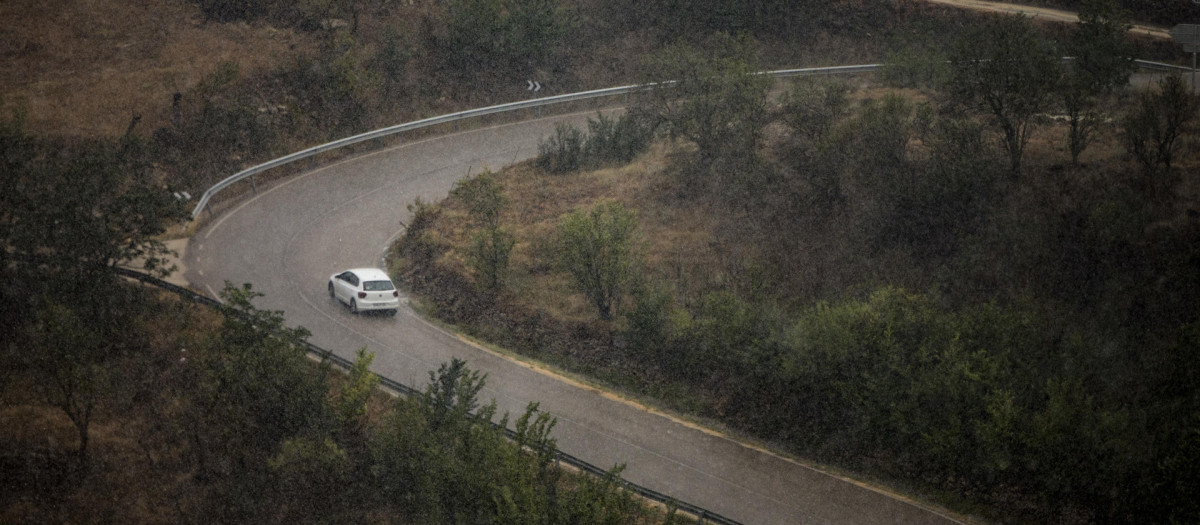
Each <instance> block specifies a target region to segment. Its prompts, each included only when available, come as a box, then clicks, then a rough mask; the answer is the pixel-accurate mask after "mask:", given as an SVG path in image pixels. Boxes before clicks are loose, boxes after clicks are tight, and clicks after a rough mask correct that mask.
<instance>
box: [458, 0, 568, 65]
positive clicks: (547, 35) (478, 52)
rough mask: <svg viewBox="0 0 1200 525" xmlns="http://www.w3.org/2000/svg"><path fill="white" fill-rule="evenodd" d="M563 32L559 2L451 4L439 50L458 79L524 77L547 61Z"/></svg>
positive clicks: (475, 1)
mask: <svg viewBox="0 0 1200 525" xmlns="http://www.w3.org/2000/svg"><path fill="white" fill-rule="evenodd" d="M566 28H567V25H566V14H565V13H564V12H563V8H562V7H561V4H560V2H559V1H558V0H450V2H449V3H448V4H447V6H446V37H445V40H444V45H443V46H442V48H443V49H444V50H445V52H446V53H447V58H448V59H449V61H450V62H451V64H452V65H453V66H454V68H455V71H456V72H458V73H459V74H462V75H476V74H478V73H479V72H489V71H490V72H500V71H519V72H525V71H529V70H531V69H533V68H534V67H536V66H538V65H541V64H543V63H544V62H546V61H547V60H548V59H549V58H550V57H551V54H552V52H553V50H554V48H555V46H557V45H558V41H559V39H561V38H562V37H563V36H564V35H565V32H566Z"/></svg>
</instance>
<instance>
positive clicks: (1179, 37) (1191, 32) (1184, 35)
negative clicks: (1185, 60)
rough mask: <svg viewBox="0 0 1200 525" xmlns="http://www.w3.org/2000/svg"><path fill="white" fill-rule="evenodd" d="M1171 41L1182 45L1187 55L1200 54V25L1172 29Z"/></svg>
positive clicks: (1178, 26)
mask: <svg viewBox="0 0 1200 525" xmlns="http://www.w3.org/2000/svg"><path fill="white" fill-rule="evenodd" d="M1171 40H1174V41H1175V43H1177V44H1180V45H1182V46H1183V51H1184V52H1185V53H1196V52H1200V24H1179V25H1177V26H1175V27H1172V28H1171Z"/></svg>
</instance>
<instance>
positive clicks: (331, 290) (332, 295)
mask: <svg viewBox="0 0 1200 525" xmlns="http://www.w3.org/2000/svg"><path fill="white" fill-rule="evenodd" d="M329 298H330V299H337V296H335V295H334V294H333V283H329Z"/></svg>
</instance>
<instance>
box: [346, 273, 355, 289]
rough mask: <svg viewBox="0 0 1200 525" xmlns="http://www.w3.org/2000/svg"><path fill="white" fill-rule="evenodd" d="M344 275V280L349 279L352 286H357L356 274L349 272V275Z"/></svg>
mask: <svg viewBox="0 0 1200 525" xmlns="http://www.w3.org/2000/svg"><path fill="white" fill-rule="evenodd" d="M346 277H347V279H346V280H347V281H350V284H353V285H354V286H358V276H357V275H354V274H350V275H347V276H346Z"/></svg>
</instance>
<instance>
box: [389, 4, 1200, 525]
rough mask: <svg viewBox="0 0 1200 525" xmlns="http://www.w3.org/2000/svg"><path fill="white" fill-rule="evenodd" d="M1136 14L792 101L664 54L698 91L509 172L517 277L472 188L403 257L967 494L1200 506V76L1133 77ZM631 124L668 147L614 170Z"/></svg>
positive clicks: (729, 401) (1059, 506)
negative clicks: (471, 200)
mask: <svg viewBox="0 0 1200 525" xmlns="http://www.w3.org/2000/svg"><path fill="white" fill-rule="evenodd" d="M1114 7H1115V4H1114V3H1111V2H1089V3H1087V5H1086V8H1085V10H1084V13H1083V14H1084V16H1083V19H1084V23H1083V24H1082V25H1081V26H1080V27H1079V28H1078V29H1077V30H1076V31H1074V32H1072V33H1070V34H1069V35H1065V38H1063V39H1062V40H1061V42H1064V43H1063V44H1059V43H1057V42H1056V41H1055V40H1050V39H1048V38H1047V36H1046V33H1043V32H1042V31H1040V30H1038V29H1037V28H1036V27H1034V26H1032V25H1031V23H1030V22H1029V21H1028V20H1027V19H1023V18H1020V17H999V18H995V19H989V20H987V21H983V22H981V23H978V24H974V25H972V26H970V27H965V28H963V29H962V30H961V31H959V32H958V34H957V38H956V39H955V40H952V41H950V42H945V43H944V45H942V46H940V47H935V48H934V49H930V48H924V50H923V51H914V50H910V49H901V50H898V51H897V52H896V53H895V55H893V56H894V57H896V58H895V60H893V62H892V63H891V64H892V65H891V67H890V68H889V71H887V72H886V73H885V74H883V75H880V76H879V77H875V78H876V80H883V84H885V85H881V84H880V83H879V82H872V81H871V80H870V79H852V80H837V79H799V80H796V81H794V82H791V83H789V84H787V85H785V86H784V87H783V93H782V95H780V96H778V97H772V96H770V95H769V91H768V90H769V88H770V87H771V86H770V84H769V83H766V84H764V83H763V82H761V79H760V78H758V77H754V76H752V75H749V73H750V72H752V71H755V70H758V69H760V68H759V67H758V64H756V63H754V62H753V60H754V59H755V56H756V55H755V53H753V52H752V50H747V49H746V48H744V47H741V46H739V44H738V41H737V39H735V38H731V37H727V36H724V35H721V34H718V35H717V36H714V37H713V38H711V39H708V40H704V41H699V42H691V43H680V44H677V45H676V46H673V47H667V48H664V49H663V50H661V51H659V52H657V53H655V54H653V55H652V56H651V57H650V58H649V59H648V61H647V62H648V64H651V66H649V69H650V70H666V71H672V72H674V73H675V74H676V76H674V77H672V78H675V79H677V80H679V88H678V89H677V90H672V89H661V90H652V91H651V92H649V93H647V94H646V95H645V96H644V97H643V98H642V99H641V100H639V101H638V102H636V103H635V104H634V105H633V106H631V107H630V108H629V109H628V110H627V111H626V112H625V113H623V114H621V115H620V116H615V117H614V116H605V117H602V116H597V117H596V118H595V119H593V121H592V122H591V123H589V126H588V127H589V129H590V130H589V131H588V132H584V131H572V130H566V129H560V130H559V131H558V132H557V133H556V134H555V135H554V136H553V137H551V138H550V139H548V140H547V141H546V142H545V143H544V144H543V147H542V151H541V155H540V156H539V158H538V159H537V160H535V161H531V162H529V163H525V164H522V165H519V166H516V167H513V168H510V169H507V170H505V171H504V172H501V173H499V174H488V175H487V177H488V178H489V180H490V181H492V182H491V184H492V185H493V186H491V187H492V188H493V189H492V190H491V191H495V192H497V194H498V196H497V198H498V199H503V200H504V202H505V203H506V204H505V207H504V209H503V210H502V212H501V214H500V217H499V223H500V224H501V227H502V228H504V229H505V230H506V231H509V232H511V236H512V237H511V238H512V243H513V244H512V245H513V248H512V250H511V255H510V257H509V258H508V259H507V261H508V265H507V266H506V268H505V273H504V274H505V275H506V278H505V279H504V280H503V282H502V283H500V284H499V286H497V283H496V282H495V281H489V280H481V277H480V274H479V273H478V270H477V269H474V268H472V267H471V266H470V265H468V264H464V261H466V260H468V259H467V256H466V254H467V248H466V247H467V246H468V244H467V239H468V238H469V235H468V233H467V231H469V228H464V227H463V225H464V224H465V221H467V220H468V217H469V213H467V211H466V209H465V208H464V200H463V195H462V191H461V189H457V190H455V191H454V192H452V193H451V195H450V197H449V198H448V199H447V200H446V201H444V202H442V203H438V204H428V203H418V205H416V206H415V207H414V212H415V217H414V220H413V221H412V224H411V226H410V229H409V231H408V234H407V236H406V237H405V238H403V239H401V241H400V242H399V243H398V244H397V246H396V247H395V250H394V254H393V261H394V270H395V271H396V272H397V273H398V274H399V276H400V277H399V281H401V282H404V283H407V284H408V285H409V286H411V287H412V288H413V289H414V290H415V291H417V292H418V293H420V294H422V295H423V296H424V297H426V299H427V301H428V308H429V311H430V312H431V313H432V314H433V315H436V316H438V317H440V318H443V319H445V320H448V321H450V322H453V323H456V324H457V326H459V327H461V328H462V329H464V330H466V331H468V332H470V333H472V334H475V335H477V336H480V337H483V338H485V339H488V340H490V341H493V342H495V343H497V344H500V345H502V346H504V347H507V348H510V349H512V350H514V351H518V352H522V353H525V354H528V355H531V356H533V357H536V358H539V359H543V360H546V361H550V362H553V363H555V364H557V365H559V366H561V367H563V368H565V369H568V370H571V371H574V372H577V373H584V374H589V375H591V376H593V377H597V378H600V379H601V380H603V381H606V382H608V383H610V384H612V385H614V386H616V387H618V388H622V389H625V390H626V391H629V392H631V393H633V394H635V395H639V396H645V397H649V398H652V399H655V400H656V401H657V402H659V403H664V404H667V405H669V406H672V407H673V408H675V409H677V410H680V411H682V412H684V413H688V414H691V415H694V416H697V417H702V418H705V419H711V420H717V421H720V422H721V423H723V424H725V425H727V426H728V427H729V428H730V429H733V430H734V431H736V432H738V433H742V434H745V435H748V436H752V437H754V438H757V439H759V440H762V441H764V442H766V443H769V444H771V445H772V446H774V447H777V448H779V449H781V450H784V451H786V452H788V453H791V454H795V455H797V456H800V457H804V458H809V459H811V460H815V461H819V462H822V463H828V464H832V465H835V466H838V467H840V468H844V469H848V470H850V471H854V472H860V473H863V474H864V475H866V476H867V477H869V478H872V479H878V480H881V481H883V482H884V483H886V484H889V485H892V486H897V487H901V488H902V490H904V491H907V492H911V493H914V494H918V495H920V497H926V498H932V499H934V500H937V501H939V502H941V503H943V504H945V505H947V506H949V507H950V508H953V509H956V510H958V511H961V512H964V513H966V514H973V515H980V516H983V517H985V518H987V519H995V520H998V521H1006V522H1007V521H1017V522H1039V523H1040V522H1051V521H1053V522H1062V523H1089V522H1157V523H1167V522H1180V523H1182V522H1191V521H1195V520H1197V519H1200V514H1197V507H1196V506H1195V503H1194V501H1193V500H1194V497H1193V496H1194V486H1193V484H1192V483H1193V482H1192V480H1194V479H1196V476H1197V475H1198V474H1200V471H1197V470H1196V468H1195V466H1196V465H1197V461H1198V458H1200V456H1198V455H1197V451H1200V448H1198V445H1200V441H1198V440H1197V436H1200V395H1198V392H1200V391H1198V390H1197V389H1196V387H1195V385H1196V382H1195V378H1196V376H1197V374H1198V373H1200V361H1197V360H1196V356H1197V355H1200V353H1197V350H1200V348H1197V346H1196V345H1197V338H1196V329H1197V326H1198V323H1200V310H1198V309H1197V305H1200V296H1197V290H1200V288H1198V287H1197V286H1198V285H1200V266H1197V265H1196V264H1195V263H1196V261H1197V260H1200V259H1198V258H1200V253H1197V251H1196V247H1197V246H1200V222H1198V219H1197V215H1198V212H1197V211H1196V210H1197V209H1200V200H1198V197H1200V195H1198V194H1197V189H1198V186H1197V184H1198V182H1200V181H1197V180H1195V177H1194V176H1193V175H1194V173H1195V171H1196V169H1197V168H1200V156H1197V150H1196V149H1195V147H1194V146H1195V144H1196V143H1197V139H1198V138H1200V111H1198V109H1200V106H1198V104H1200V97H1198V96H1197V95H1196V94H1194V93H1191V92H1189V91H1188V89H1187V88H1186V85H1185V84H1183V83H1182V82H1181V80H1180V78H1179V77H1177V76H1165V77H1163V78H1161V79H1160V80H1159V81H1158V82H1157V83H1155V84H1154V85H1152V86H1148V87H1146V88H1143V89H1139V90H1130V89H1129V88H1126V87H1124V86H1125V85H1126V83H1127V79H1128V78H1129V75H1130V74H1131V73H1132V71H1133V70H1132V68H1131V64H1130V62H1129V58H1130V57H1131V56H1132V54H1131V49H1132V48H1131V47H1129V44H1128V42H1127V41H1126V40H1125V39H1126V34H1125V25H1124V24H1125V23H1126V22H1125V20H1126V19H1125V18H1124V15H1123V14H1122V12H1121V11H1120V10H1117V9H1115V8H1114ZM981 42H986V43H987V44H986V45H983V44H981ZM915 43H916V44H917V45H918V49H922V48H921V47H920V46H926V45H928V44H929V43H928V42H923V41H918V42H915ZM1059 45H1066V46H1071V47H1072V48H1073V49H1079V50H1088V51H1092V52H1090V53H1080V54H1078V55H1077V58H1076V60H1075V61H1072V62H1066V63H1064V62H1062V61H1060V60H1058V59H1057V57H1059V56H1062V55H1063V54H1064V52H1063V49H1062V48H1061V47H1058V46H1059ZM1102 51H1103V52H1102ZM946 59H948V60H946ZM664 68H665V69H664ZM602 121H604V122H616V125H615V126H607V127H604V126H601V125H600V124H599V123H600V122H602ZM622 127H624V129H626V130H627V131H625V132H624V133H625V134H626V137H628V139H622V138H620V137H618V138H616V139H605V140H606V141H608V142H621V141H622V140H628V141H629V142H631V143H632V142H637V140H634V139H635V137H643V136H647V135H648V134H649V135H650V136H653V137H655V140H654V141H653V142H652V143H648V144H647V145H646V147H645V148H646V149H645V150H643V149H642V148H641V147H639V148H638V149H637V151H639V152H641V151H646V152H644V153H639V154H638V155H637V156H636V157H635V158H634V159H633V161H632V162H631V163H628V164H621V163H604V162H597V161H595V160H590V159H599V158H600V157H589V155H587V154H586V153H585V152H586V151H588V148H587V147H586V146H585V145H586V144H587V143H589V142H590V141H592V140H595V139H594V138H593V137H595V136H598V135H600V136H602V134H598V133H597V132H596V131H595V130H596V129H599V128H604V129H622ZM722 133H728V136H724V137H723V136H721V134H722ZM639 140H640V139H639ZM562 159H570V160H569V161H567V162H564V161H563V160H562ZM470 184H471V181H470V179H468V180H464V181H463V182H462V183H460V185H459V188H463V187H466V186H469V185H470ZM602 276H603V277H604V279H601V277H602ZM481 282H486V283H488V284H487V287H486V288H487V290H488V292H487V294H486V299H485V296H484V295H483V294H482V293H481V290H482V288H483V287H481V285H480V283H481Z"/></svg>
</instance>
